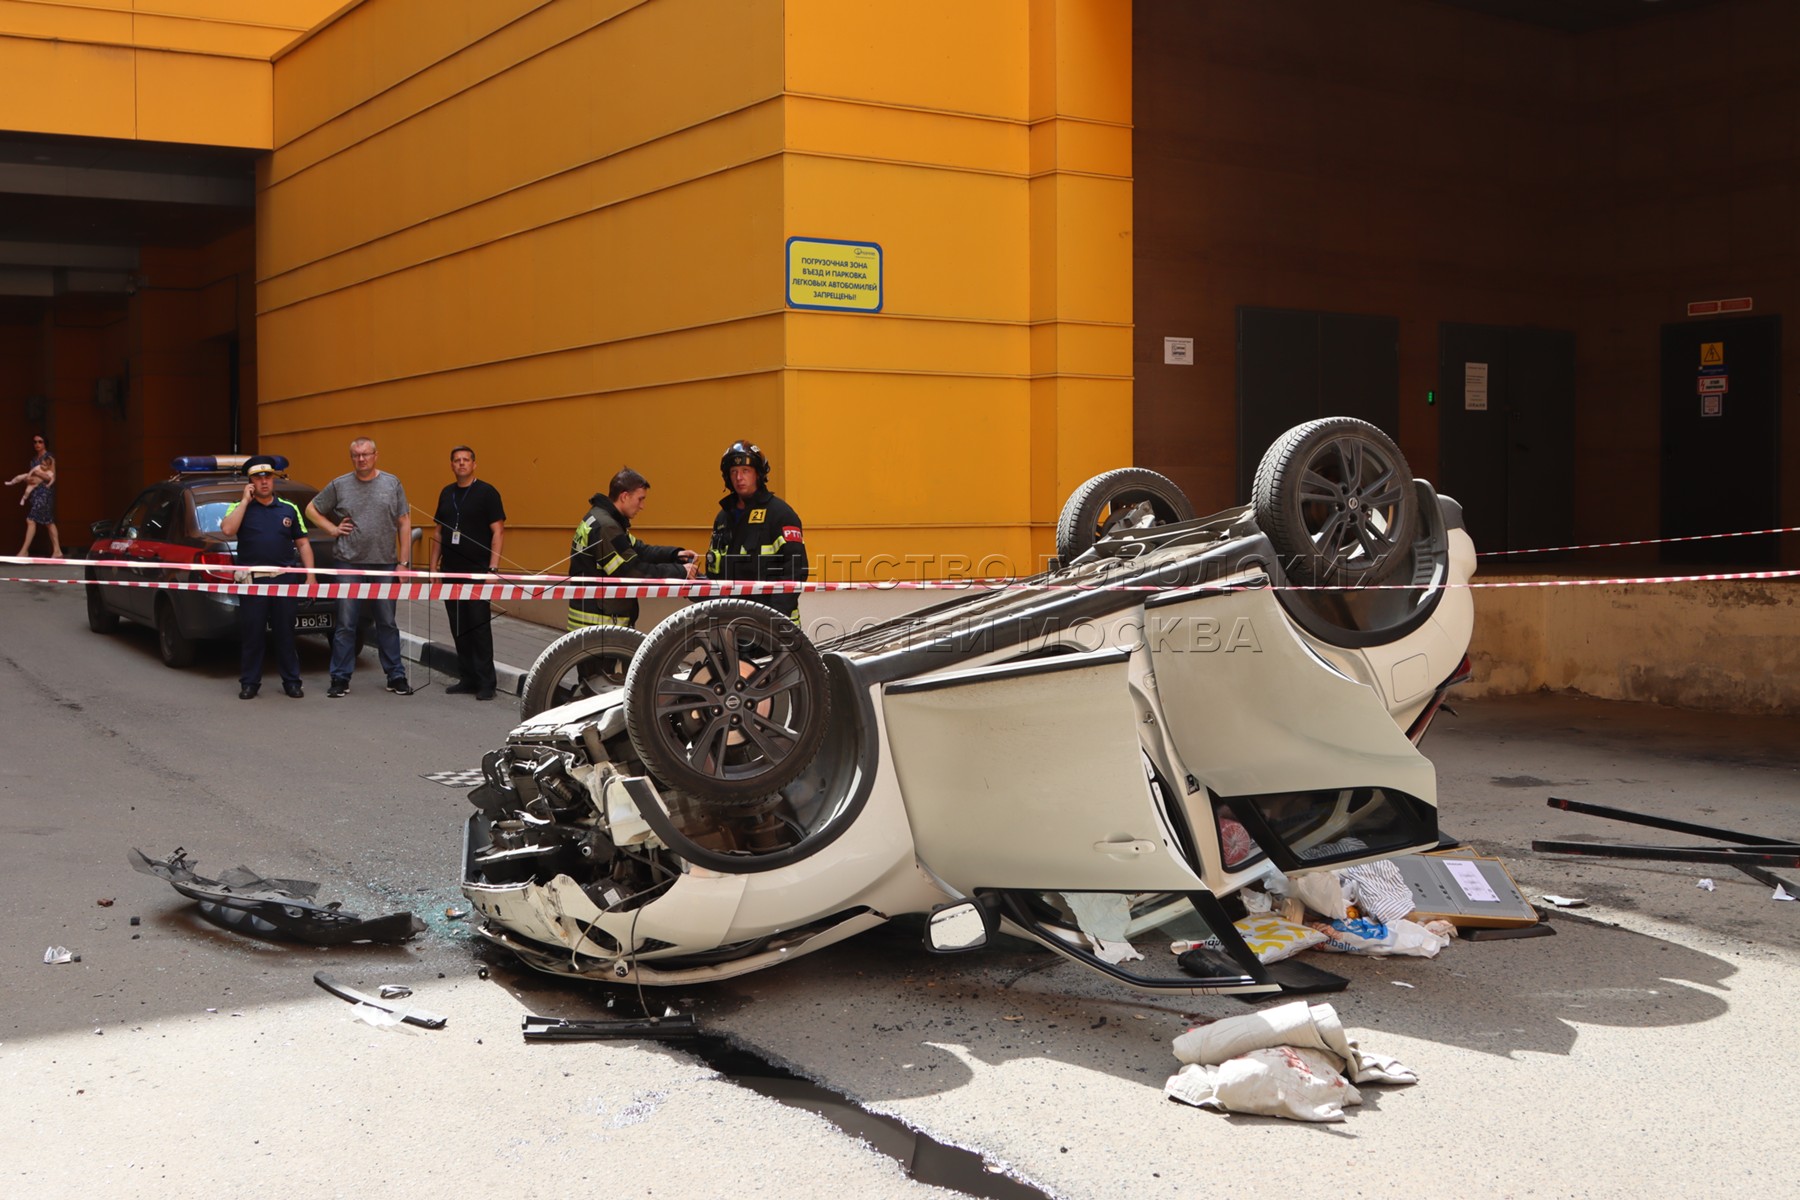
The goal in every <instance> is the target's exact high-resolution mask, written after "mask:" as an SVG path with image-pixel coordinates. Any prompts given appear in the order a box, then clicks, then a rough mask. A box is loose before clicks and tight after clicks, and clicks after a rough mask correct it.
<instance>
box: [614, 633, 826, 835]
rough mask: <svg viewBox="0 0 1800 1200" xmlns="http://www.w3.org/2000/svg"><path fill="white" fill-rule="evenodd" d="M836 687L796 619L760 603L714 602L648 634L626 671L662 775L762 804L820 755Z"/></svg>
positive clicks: (729, 804)
mask: <svg viewBox="0 0 1800 1200" xmlns="http://www.w3.org/2000/svg"><path fill="white" fill-rule="evenodd" d="M830 690H831V689H830V682H829V679H828V677H827V675H826V673H825V660H824V659H823V658H822V657H820V655H819V651H818V648H817V647H815V646H814V645H813V644H812V642H811V641H810V640H809V639H808V638H807V636H806V635H805V634H804V633H802V632H801V631H800V627H799V626H798V625H796V624H794V622H793V621H791V620H789V619H788V618H787V617H785V616H783V615H782V614H781V613H778V612H776V611H775V610H774V609H772V608H770V607H769V606H768V605H766V604H758V603H757V602H756V601H754V600H742V599H725V600H709V601H707V602H705V603H703V604H696V605H694V606H693V607H691V608H687V609H683V610H682V611H680V612H678V613H676V614H675V615H674V616H672V617H670V618H669V619H668V620H666V621H664V622H663V623H662V624H660V625H658V626H657V627H656V628H655V629H653V630H652V631H651V632H650V636H649V637H647V638H645V639H644V644H643V646H642V647H641V648H640V649H639V650H638V652H637V656H636V657H635V658H633V659H632V661H631V669H630V671H629V672H627V673H626V676H625V728H626V731H627V733H628V735H629V736H630V738H631V746H632V749H633V750H635V751H636V752H637V755H638V757H639V758H640V759H642V760H643V762H644V766H645V767H646V768H647V769H648V770H649V772H650V774H651V775H652V776H654V777H655V778H656V779H657V780H658V781H660V782H662V783H664V784H667V785H668V786H670V787H674V788H678V789H680V790H682V791H684V792H687V793H689V794H690V795H691V796H693V797H694V798H695V800H696V801H698V802H699V803H701V804H703V805H708V806H712V807H715V808H722V809H744V808H751V807H754V806H755V805H756V804H757V803H758V802H759V801H761V800H763V799H765V798H767V797H769V796H772V795H774V794H775V793H776V792H778V791H780V790H781V789H782V788H784V787H786V786H787V785H788V784H789V783H792V782H793V781H794V779H796V778H797V777H798V776H799V775H800V773H801V772H802V771H804V770H805V769H806V767H807V765H808V764H809V763H811V762H812V760H813V758H814V757H815V756H816V755H817V754H818V752H819V747H820V745H821V744H822V743H823V742H824V740H825V727H826V725H827V723H828V722H829V721H830V717H831V699H830Z"/></svg>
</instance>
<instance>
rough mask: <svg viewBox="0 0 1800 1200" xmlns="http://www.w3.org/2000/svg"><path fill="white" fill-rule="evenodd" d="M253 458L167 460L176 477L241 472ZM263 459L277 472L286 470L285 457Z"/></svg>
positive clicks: (187, 456)
mask: <svg viewBox="0 0 1800 1200" xmlns="http://www.w3.org/2000/svg"><path fill="white" fill-rule="evenodd" d="M252 457H254V456H253V455H249V454H185V455H182V456H181V457H179V458H171V459H170V460H169V469H170V470H172V471H174V472H175V473H176V474H177V475H182V474H187V473H190V472H194V471H241V470H243V469H244V464H245V463H247V462H249V461H250V459H251V458H252ZM263 457H265V458H267V459H269V461H271V462H273V463H274V464H275V469H276V470H277V471H285V470H287V469H288V460H287V456H286V455H282V454H267V455H264V456H263Z"/></svg>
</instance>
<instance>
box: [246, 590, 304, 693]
mask: <svg viewBox="0 0 1800 1200" xmlns="http://www.w3.org/2000/svg"><path fill="white" fill-rule="evenodd" d="M300 581H301V576H299V575H297V574H286V575H277V576H275V577H274V578H272V579H266V580H265V579H259V580H258V581H257V582H259V583H299V582H300ZM299 611H300V601H299V600H298V599H296V598H295V597H293V596H239V597H238V682H239V683H241V684H243V685H245V686H246V687H253V686H256V685H259V684H261V683H262V675H263V646H264V642H265V639H266V640H267V642H269V643H271V644H273V646H274V648H275V668H276V670H278V671H280V672H281V681H282V682H283V683H299V682H300V653H299V651H297V650H296V649H294V617H295V616H296V615H297V614H298V613H299Z"/></svg>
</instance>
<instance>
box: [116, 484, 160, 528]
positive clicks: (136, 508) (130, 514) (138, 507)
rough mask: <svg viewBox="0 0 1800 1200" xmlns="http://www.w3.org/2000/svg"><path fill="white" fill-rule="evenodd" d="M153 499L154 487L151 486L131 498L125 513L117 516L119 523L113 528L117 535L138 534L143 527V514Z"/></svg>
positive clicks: (154, 495) (154, 496)
mask: <svg viewBox="0 0 1800 1200" xmlns="http://www.w3.org/2000/svg"><path fill="white" fill-rule="evenodd" d="M155 499H156V489H155V488H151V489H150V490H149V491H147V492H145V493H143V494H142V495H140V496H139V497H138V498H137V499H136V500H133V501H132V502H131V507H130V508H128V509H126V510H125V515H124V516H122V517H120V518H119V524H118V525H117V526H116V528H115V533H116V534H117V536H119V537H122V538H134V537H138V536H140V531H141V530H142V529H143V527H144V514H145V513H147V512H148V511H149V510H150V503H151V501H153V500H155Z"/></svg>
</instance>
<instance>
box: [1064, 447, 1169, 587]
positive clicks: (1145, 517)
mask: <svg viewBox="0 0 1800 1200" xmlns="http://www.w3.org/2000/svg"><path fill="white" fill-rule="evenodd" d="M1193 519H1194V506H1193V504H1192V503H1191V502H1190V501H1189V500H1188V498H1187V497H1186V496H1185V495H1183V494H1182V491H1181V489H1180V488H1178V487H1176V486H1175V481H1174V480H1172V479H1170V478H1168V477H1167V476H1164V475H1158V474H1157V473H1156V472H1155V471H1146V470H1145V469H1143V468H1142V467H1124V468H1122V469H1120V470H1117V471H1108V472H1106V473H1105V474H1104V475H1096V476H1094V477H1093V478H1092V479H1090V480H1088V481H1087V482H1086V483H1084V484H1082V485H1081V486H1080V487H1078V488H1076V489H1075V491H1074V494H1073V495H1071V496H1070V497H1069V500H1068V503H1066V504H1064V505H1063V509H1062V516H1061V517H1060V518H1059V519H1058V520H1057V522H1056V555H1057V557H1058V558H1060V559H1061V560H1062V561H1063V562H1064V563H1067V562H1070V561H1071V560H1073V559H1074V558H1075V557H1076V556H1077V555H1079V554H1082V553H1084V552H1085V551H1087V550H1088V549H1089V548H1090V547H1091V546H1093V544H1094V543H1095V542H1097V541H1099V540H1100V539H1101V538H1103V537H1106V536H1108V535H1109V534H1114V533H1119V532H1122V531H1124V530H1128V529H1148V528H1150V527H1151V526H1153V525H1173V524H1175V523H1176V522H1178V521H1191V520H1193Z"/></svg>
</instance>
